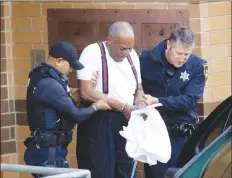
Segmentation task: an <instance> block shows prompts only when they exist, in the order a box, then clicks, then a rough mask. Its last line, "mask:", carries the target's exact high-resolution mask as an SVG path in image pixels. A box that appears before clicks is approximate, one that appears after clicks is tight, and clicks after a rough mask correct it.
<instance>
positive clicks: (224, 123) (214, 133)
mask: <svg viewBox="0 0 232 178" xmlns="http://www.w3.org/2000/svg"><path fill="white" fill-rule="evenodd" d="M231 110H232V109H231V106H230V107H227V108H226V109H225V111H224V112H222V114H221V115H220V118H219V119H218V122H217V123H216V125H215V126H214V127H211V130H210V131H209V132H208V133H207V134H206V135H205V136H204V137H203V138H202V139H201V140H200V150H202V149H204V148H205V147H207V146H208V145H209V144H210V143H212V141H213V140H215V139H216V138H217V137H218V136H219V135H220V134H221V133H222V132H223V131H224V130H225V129H226V128H228V127H229V126H230V125H231Z"/></svg>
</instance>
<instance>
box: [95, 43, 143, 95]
mask: <svg viewBox="0 0 232 178" xmlns="http://www.w3.org/2000/svg"><path fill="white" fill-rule="evenodd" d="M97 44H98V45H99V47H100V49H101V58H102V88H103V93H104V94H108V93H109V87H108V66H107V60H106V52H105V47H104V45H103V43H102V42H99V43H97ZM127 60H128V62H129V64H130V66H131V69H132V71H133V74H134V76H135V80H136V90H137V88H138V74H137V71H136V69H135V66H134V64H133V62H132V60H131V57H130V55H129V56H128V57H127Z"/></svg>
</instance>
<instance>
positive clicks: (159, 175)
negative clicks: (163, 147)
mask: <svg viewBox="0 0 232 178" xmlns="http://www.w3.org/2000/svg"><path fill="white" fill-rule="evenodd" d="M187 140H188V137H183V138H170V141H171V147H172V154H171V159H170V160H169V161H168V162H167V163H166V164H164V163H160V162H158V163H157V164H156V165H154V166H149V165H148V164H144V171H145V178H164V174H165V172H166V171H167V169H168V168H170V167H175V164H176V161H177V159H178V156H179V154H180V152H181V150H182V148H183V146H184V144H185V142H186V141H187Z"/></svg>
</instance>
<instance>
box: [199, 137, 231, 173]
mask: <svg viewBox="0 0 232 178" xmlns="http://www.w3.org/2000/svg"><path fill="white" fill-rule="evenodd" d="M230 176H231V140H230V141H229V142H228V143H227V144H226V146H225V147H224V148H223V149H222V150H220V151H219V152H218V153H217V154H216V155H215V157H214V158H213V159H212V160H211V161H210V163H209V164H208V166H207V168H206V169H205V172H204V175H203V178H211V177H221V178H227V177H230Z"/></svg>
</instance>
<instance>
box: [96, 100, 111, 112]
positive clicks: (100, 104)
mask: <svg viewBox="0 0 232 178" xmlns="http://www.w3.org/2000/svg"><path fill="white" fill-rule="evenodd" d="M93 105H95V107H96V109H97V110H111V109H112V108H111V107H110V106H109V105H108V103H107V99H101V100H99V101H97V102H96V103H94V104H93Z"/></svg>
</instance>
